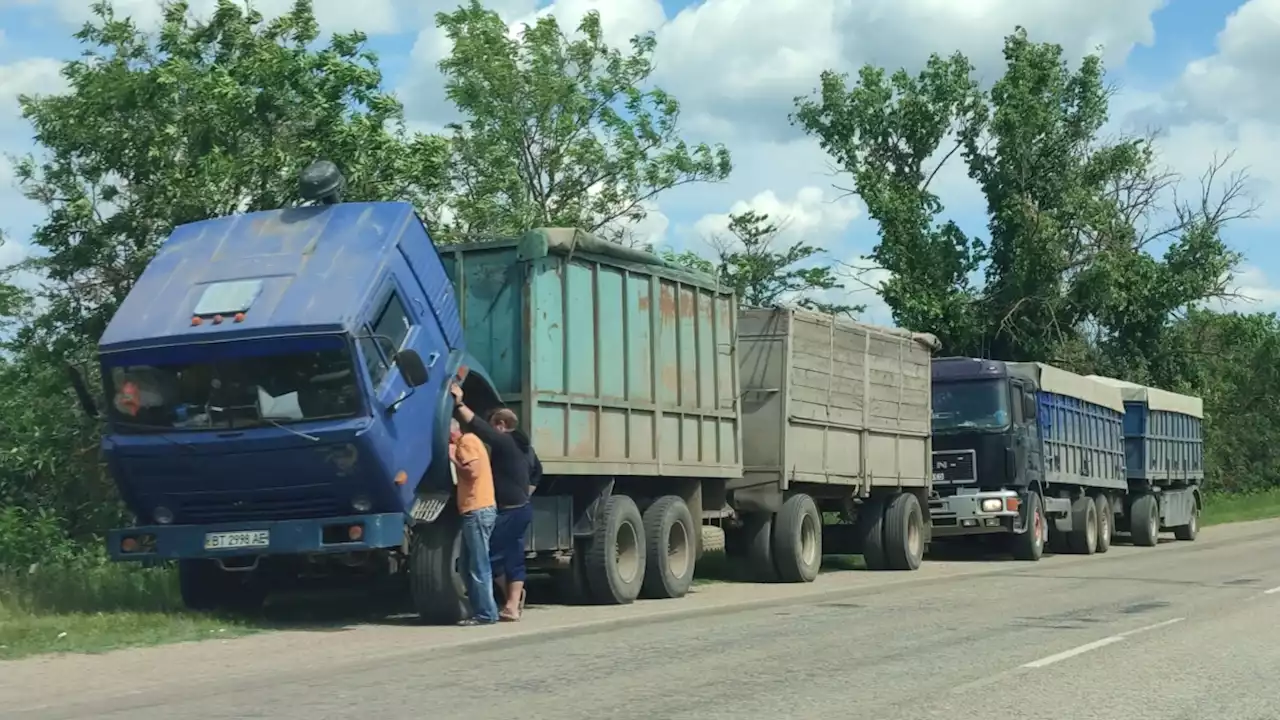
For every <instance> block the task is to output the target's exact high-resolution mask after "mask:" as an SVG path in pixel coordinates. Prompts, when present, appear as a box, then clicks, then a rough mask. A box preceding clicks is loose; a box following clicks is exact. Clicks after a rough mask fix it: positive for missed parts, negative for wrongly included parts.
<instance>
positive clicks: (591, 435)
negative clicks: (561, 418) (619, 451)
mask: <svg viewBox="0 0 1280 720" xmlns="http://www.w3.org/2000/svg"><path fill="white" fill-rule="evenodd" d="M593 420H595V419H594V418H593ZM570 432H572V430H570ZM569 439H570V441H571V442H572V444H571V445H570V446H569V457H570V458H575V459H577V458H594V457H595V456H596V424H595V422H594V421H593V422H589V423H587V425H586V432H584V433H582V436H581V437H576V438H569Z"/></svg>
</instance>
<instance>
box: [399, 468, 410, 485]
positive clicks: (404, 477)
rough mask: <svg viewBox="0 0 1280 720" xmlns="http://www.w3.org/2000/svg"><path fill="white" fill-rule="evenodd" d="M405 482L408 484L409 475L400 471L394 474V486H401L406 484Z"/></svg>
mask: <svg viewBox="0 0 1280 720" xmlns="http://www.w3.org/2000/svg"><path fill="white" fill-rule="evenodd" d="M407 482H409V473H407V472H405V471H403V470H401V471H400V472H398V473H396V484H397V485H403V484H405V483H407Z"/></svg>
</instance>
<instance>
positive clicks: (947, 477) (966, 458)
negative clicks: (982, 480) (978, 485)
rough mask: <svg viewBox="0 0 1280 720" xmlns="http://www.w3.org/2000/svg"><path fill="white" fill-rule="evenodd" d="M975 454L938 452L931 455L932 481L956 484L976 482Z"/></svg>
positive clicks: (952, 451) (970, 451)
mask: <svg viewBox="0 0 1280 720" xmlns="http://www.w3.org/2000/svg"><path fill="white" fill-rule="evenodd" d="M976 466H977V453H976V452H974V451H973V450H939V451H937V452H935V453H934V454H933V481H934V482H935V483H945V484H957V483H972V482H977V480H978V474H977V472H976V470H977V468H976Z"/></svg>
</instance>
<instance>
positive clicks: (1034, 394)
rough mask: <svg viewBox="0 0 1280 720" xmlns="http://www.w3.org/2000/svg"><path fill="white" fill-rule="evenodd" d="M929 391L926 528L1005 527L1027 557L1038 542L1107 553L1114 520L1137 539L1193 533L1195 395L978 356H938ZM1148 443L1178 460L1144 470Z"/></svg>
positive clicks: (985, 531) (1150, 541)
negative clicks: (928, 513) (1159, 468)
mask: <svg viewBox="0 0 1280 720" xmlns="http://www.w3.org/2000/svg"><path fill="white" fill-rule="evenodd" d="M932 391H933V486H934V498H933V500H932V502H931V517H932V522H933V537H934V538H935V539H937V540H945V539H946V538H955V537H968V536H976V535H1003V536H1006V537H1007V538H1008V543H1009V550H1011V551H1012V553H1013V555H1014V556H1015V557H1017V558H1019V559H1022V560H1032V561H1034V560H1038V559H1040V557H1041V555H1042V553H1043V552H1044V550H1045V548H1046V546H1048V547H1050V548H1051V549H1053V550H1057V551H1067V552H1075V553H1081V554H1091V553H1094V552H1106V551H1107V549H1108V548H1109V547H1110V545H1111V541H1112V536H1113V533H1114V532H1115V531H1121V532H1129V533H1130V535H1131V537H1132V538H1133V541H1134V543H1135V544H1138V545H1154V544H1155V543H1156V540H1157V536H1158V533H1159V532H1160V530H1161V529H1170V530H1173V531H1174V533H1175V535H1176V536H1177V537H1178V538H1179V539H1186V540H1191V539H1194V537H1195V533H1196V528H1197V523H1198V514H1199V508H1200V505H1201V496H1200V484H1201V482H1202V481H1203V477H1204V472H1203V460H1202V452H1201V450H1202V446H1201V443H1202V440H1201V437H1200V425H1201V420H1200V418H1201V415H1202V410H1201V404H1200V400H1199V399H1198V398H1192V397H1187V396H1183V395H1175V394H1173V393H1168V392H1164V391H1158V390H1155V389H1152V388H1142V387H1140V386H1136V385H1132V384H1130V383H1125V382H1122V381H1118V380H1111V379H1108V378H1099V377H1096V376H1091V377H1084V376H1080V375H1076V374H1074V373H1070V372H1067V371H1065V370H1061V369H1058V368H1055V367H1052V366H1050V365H1045V364H1042V363H1021V362H1001V361H996V360H982V359H975V358H941V359H937V360H935V361H934V364H933V388H932ZM1152 398H1156V399H1155V400H1152ZM1153 402H1154V403H1155V404H1154V405H1152V404H1151V403H1153ZM1170 408H1173V409H1172V410H1170ZM1152 418H1154V420H1153V419H1152ZM1153 422H1154V423H1157V424H1158V425H1157V427H1158V428H1159V430H1152V429H1151V427H1152V425H1151V424H1152V423H1153ZM1143 453H1145V455H1143ZM1153 453H1155V454H1159V456H1160V457H1162V458H1163V457H1166V456H1169V455H1173V456H1175V457H1176V458H1177V460H1176V461H1173V462H1174V464H1173V465H1169V468H1171V469H1172V468H1176V469H1174V470H1172V471H1171V472H1162V473H1156V472H1152V471H1149V470H1146V469H1144V468H1146V466H1147V464H1148V463H1147V461H1146V460H1145V458H1146V457H1147V456H1151V455H1152V454H1153ZM1153 467H1154V466H1153ZM1162 467H1163V466H1162Z"/></svg>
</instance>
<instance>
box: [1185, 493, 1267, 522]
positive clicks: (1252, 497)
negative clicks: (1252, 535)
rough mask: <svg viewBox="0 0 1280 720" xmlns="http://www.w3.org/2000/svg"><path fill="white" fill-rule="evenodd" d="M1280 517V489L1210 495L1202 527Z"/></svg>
mask: <svg viewBox="0 0 1280 720" xmlns="http://www.w3.org/2000/svg"><path fill="white" fill-rule="evenodd" d="M1274 517H1280V488H1273V489H1270V490H1262V491H1259V492H1253V493H1242V494H1233V495H1209V496H1208V497H1207V498H1205V503H1204V511H1203V512H1202V513H1201V515H1200V524H1201V525H1222V524H1225V523H1235V522H1246V521H1249V520H1266V519H1268V518H1274Z"/></svg>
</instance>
